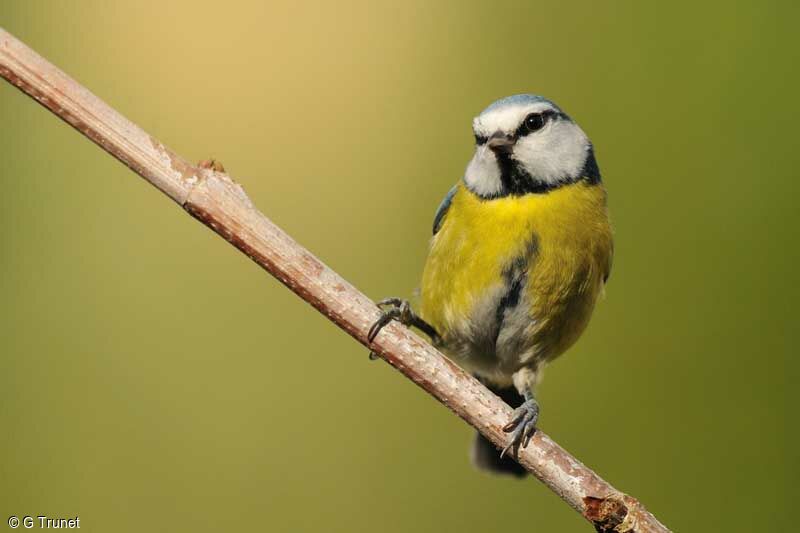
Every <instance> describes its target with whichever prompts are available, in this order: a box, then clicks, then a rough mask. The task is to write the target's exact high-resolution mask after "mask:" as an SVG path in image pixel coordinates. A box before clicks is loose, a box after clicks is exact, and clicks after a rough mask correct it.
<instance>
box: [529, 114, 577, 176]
mask: <svg viewBox="0 0 800 533" xmlns="http://www.w3.org/2000/svg"><path fill="white" fill-rule="evenodd" d="M588 148H589V140H588V139H587V137H586V135H585V134H584V133H583V131H581V129H580V128H579V127H578V126H576V125H575V124H573V123H568V122H557V123H554V124H550V125H549V126H548V127H547V128H545V129H543V130H542V131H539V132H536V133H532V134H530V135H527V136H525V137H523V138H522V139H520V141H519V142H517V145H516V146H515V147H514V159H515V160H517V161H518V162H520V163H521V165H522V166H523V167H524V168H525V170H527V171H528V173H529V174H530V175H531V176H533V177H534V178H536V179H539V180H542V181H544V182H547V183H556V182H558V181H562V180H564V179H567V178H576V177H580V176H578V174H580V172H581V170H582V169H583V165H584V163H585V162H586V155H587V151H588Z"/></svg>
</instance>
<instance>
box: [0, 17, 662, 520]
mask: <svg viewBox="0 0 800 533" xmlns="http://www.w3.org/2000/svg"><path fill="white" fill-rule="evenodd" d="M0 76H2V77H3V78H5V79H6V80H7V81H8V82H10V83H12V84H13V85H15V86H17V87H18V88H19V89H20V90H21V91H23V92H24V93H26V94H27V95H29V96H31V97H32V98H34V99H35V100H37V101H38V102H39V103H40V104H42V105H43V106H45V107H46V108H48V109H49V110H50V111H52V112H53V113H55V114H56V115H57V116H58V117H60V118H62V119H63V120H65V121H66V122H68V123H69V124H70V125H72V126H73V127H74V128H75V129H77V130H78V131H79V132H81V133H82V134H83V135H85V136H87V137H88V138H90V139H91V140H92V141H94V142H95V143H97V144H98V145H99V146H100V147H101V148H103V149H104V150H105V151H107V152H108V153H110V154H111V155H112V156H114V157H115V158H117V159H119V160H120V161H122V162H123V163H124V164H125V165H127V166H128V167H130V169H131V170H133V171H134V172H136V173H137V174H139V175H140V176H142V177H143V178H144V179H146V180H147V181H148V182H150V183H152V184H153V185H155V186H156V187H157V188H158V189H159V190H161V191H162V192H163V193H164V194H166V195H167V196H169V197H170V198H172V199H173V200H174V201H175V202H177V203H178V204H179V205H181V206H182V207H183V208H184V209H186V211H188V212H189V213H190V214H191V215H192V216H193V217H195V218H196V219H198V220H200V221H201V222H203V223H204V224H205V225H207V226H208V227H210V228H211V229H212V230H213V231H215V232H216V233H217V234H219V235H220V236H222V237H223V238H225V239H226V240H227V241H228V242H230V243H231V244H233V245H234V246H235V247H236V248H238V249H239V250H240V251H242V252H243V253H245V254H246V255H247V256H248V257H250V258H251V259H252V260H253V261H255V262H256V263H257V264H258V265H260V266H261V267H262V268H264V269H265V270H266V271H267V272H269V273H270V274H272V275H273V276H275V277H276V278H278V279H279V280H280V281H281V282H282V283H283V284H285V285H286V286H287V287H289V288H290V289H291V290H292V291H294V292H295V293H296V294H297V295H298V296H300V297H301V298H303V299H304V300H306V301H307V302H309V303H310V304H311V305H313V306H314V307H315V308H316V309H317V310H318V311H320V312H321V313H322V314H324V315H325V316H326V317H328V319H330V320H331V321H333V322H334V323H335V324H336V325H338V326H339V327H340V328H342V329H343V330H345V331H346V332H347V333H349V334H350V335H352V336H353V337H354V338H355V339H356V340H358V341H359V342H360V343H362V344H364V345H367V344H368V343H367V339H366V336H367V330H368V329H369V327H370V325H371V324H372V323H373V322H374V321H375V320H376V319H377V318H378V309H377V308H376V306H375V304H374V303H373V302H372V301H371V300H370V299H369V298H367V297H366V296H365V295H363V294H362V293H361V292H359V291H358V290H357V289H356V288H354V287H353V286H352V285H350V284H349V283H348V282H347V281H345V280H344V279H342V278H341V277H340V276H339V275H337V274H336V273H335V272H334V271H333V270H331V269H330V268H328V267H327V266H325V265H324V264H322V263H321V262H320V261H319V260H318V259H317V258H316V257H314V256H313V255H312V254H311V253H310V252H309V251H308V250H306V249H305V248H303V247H302V246H300V245H299V244H298V243H296V242H295V241H294V240H293V239H292V238H291V237H289V236H288V235H287V234H286V233H284V232H283V231H281V229H280V228H278V227H277V226H275V225H274V224H273V223H272V222H270V221H269V220H268V219H267V218H266V217H265V216H264V215H263V214H261V213H260V212H259V211H258V210H257V209H256V208H255V207H254V206H253V204H252V203H251V202H250V200H249V199H248V197H247V195H246V194H245V192H244V191H243V190H242V188H241V187H240V186H239V185H237V184H236V183H235V182H233V181H232V180H231V179H230V178H229V177H228V176H227V175H226V174H224V173H223V172H220V171H219V169H220V168H221V167H214V166H213V165H204V167H205V166H209V167H211V168H201V167H198V166H195V165H192V164H190V163H188V162H187V161H186V160H185V159H183V158H181V157H180V156H178V155H176V154H174V153H173V152H171V151H170V150H169V149H167V148H166V147H165V146H164V145H163V144H161V143H160V142H159V141H157V140H156V139H154V138H153V137H151V136H150V135H148V134H147V133H146V132H144V131H143V130H142V129H140V128H139V127H138V126H136V125H135V124H133V123H132V122H130V121H129V120H127V119H126V118H125V117H123V116H122V115H120V114H119V113H117V112H116V111H115V110H114V109H112V108H111V107H109V106H108V105H106V104H105V103H103V102H102V101H101V100H100V99H99V98H97V97H96V96H94V95H93V94H91V93H90V92H89V91H88V90H87V89H85V88H84V87H83V86H81V85H80V84H78V83H77V82H75V81H74V80H72V79H71V78H70V77H69V76H67V75H66V74H64V73H63V72H61V71H60V70H59V69H58V68H56V67H55V66H53V65H51V64H50V63H49V62H47V61H46V60H45V59H43V58H42V57H40V56H39V55H37V54H36V53H35V52H33V51H32V50H31V49H30V48H28V47H27V46H25V45H24V44H23V43H21V42H20V41H18V40H17V39H16V38H14V37H13V36H12V35H11V34H9V33H8V32H6V31H4V30H2V29H0ZM370 349H372V350H374V351H375V352H377V353H378V354H379V355H380V356H381V357H383V358H384V359H385V360H386V361H388V362H389V363H390V364H391V365H392V366H394V367H395V368H397V369H398V370H399V371H400V372H402V373H403V374H404V375H405V376H406V377H408V378H410V379H411V380H413V381H414V382H415V383H416V384H417V385H419V386H420V387H422V388H423V389H425V390H426V391H427V392H429V393H430V394H431V395H433V396H434V397H435V398H436V399H438V400H439V401H440V402H442V403H443V404H445V405H446V406H447V407H449V408H450V409H451V410H452V411H453V412H454V413H456V414H457V415H458V416H460V417H461V418H463V419H464V420H465V421H466V422H467V423H468V424H470V425H472V426H474V427H475V428H477V429H478V431H480V432H481V433H482V434H483V435H485V436H486V437H487V438H489V439H490V440H491V441H492V442H493V443H494V444H495V445H497V446H498V447H503V446H505V445H506V444H507V439H508V435H507V434H506V433H504V432H503V431H502V429H501V428H502V426H503V425H504V424H505V423H506V422H507V421H508V418H509V416H510V415H511V409H510V408H509V407H508V406H507V405H506V404H505V403H503V402H502V401H501V400H500V399H499V398H498V397H497V396H495V395H494V394H492V393H491V392H490V391H489V390H487V389H486V388H485V387H484V386H483V385H482V384H480V383H479V382H478V381H477V380H475V379H474V378H473V377H472V376H470V375H468V374H466V373H465V372H464V371H463V370H461V369H460V368H459V367H458V366H457V365H455V364H453V363H452V362H450V360H448V359H447V358H446V357H444V356H443V355H441V354H440V353H439V352H438V351H436V350H435V349H434V348H433V347H431V346H430V345H429V344H428V343H427V342H424V341H423V340H422V339H420V338H419V337H418V336H417V335H415V334H414V333H412V332H411V331H409V330H408V329H406V328H405V327H403V326H400V325H398V324H396V323H392V324H390V325H389V326H387V327H386V328H385V329H384V330H383V331H382V333H381V334H380V335H379V336H378V338H377V339H376V341H375V342H374V343H373V345H371V346H370ZM519 462H520V464H522V465H523V466H524V467H525V468H526V469H527V470H528V471H530V472H531V473H532V474H533V475H535V476H536V477H537V478H539V479H540V480H541V481H542V482H544V483H545V484H546V485H547V486H548V487H550V488H551V489H552V490H553V491H554V492H555V493H556V494H558V495H559V496H561V498H563V499H564V501H566V502H567V503H568V504H569V505H570V506H571V507H572V508H574V509H575V510H577V511H578V512H580V513H581V514H582V515H583V516H584V517H585V518H586V519H588V520H589V521H590V522H592V524H593V525H594V526H595V527H596V528H597V530H598V531H617V532H623V531H624V532H664V531H668V529H667V528H666V527H664V526H663V525H662V524H660V523H659V522H658V520H656V518H655V517H654V516H653V515H651V514H650V513H649V512H647V511H646V510H645V508H644V507H643V506H642V505H641V504H640V503H639V502H638V501H637V500H636V499H634V498H632V497H630V496H628V495H626V494H624V493H621V492H619V491H617V490H616V489H614V487H612V486H611V485H609V484H608V483H607V482H605V481H604V480H603V479H601V478H600V477H599V476H598V475H597V474H595V473H594V472H593V471H592V470H590V469H589V468H587V467H586V466H584V465H583V464H581V463H580V462H579V461H578V460H577V459H575V458H574V457H572V456H571V455H570V454H569V453H567V452H566V451H565V450H564V449H563V448H561V447H560V446H559V445H558V444H556V443H555V442H553V441H552V440H551V439H550V438H549V437H548V436H547V435H545V434H544V433H542V432H541V431H538V432H537V433H536V435H535V436H534V438H533V440H532V441H531V443H530V445H529V446H528V447H527V448H525V449H523V450H520V453H519Z"/></svg>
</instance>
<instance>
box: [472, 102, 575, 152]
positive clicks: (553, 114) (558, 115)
mask: <svg viewBox="0 0 800 533" xmlns="http://www.w3.org/2000/svg"><path fill="white" fill-rule="evenodd" d="M532 116H537V117H541V121H542V122H541V125H540V126H538V127H536V128H534V129H531V128H530V127H529V126H528V125H527V124H526V122H527V120H528V118H530V117H532ZM556 119H565V120H568V119H569V117H568V116H567V115H566V114H564V113H562V112H561V111H555V110H553V109H547V110H545V111H542V112H541V113H530V114H528V115H526V116H525V119H523V120H522V124H520V125H519V126H518V127H517V130H516V131H515V132H514V137H515V138H517V139H519V138H520V137H524V136H526V135H528V134H529V133H533V132H534V131H538V130H540V129H542V128H543V127H545V126H546V125H547V123H548V122H550V121H552V120H556ZM474 135H475V144H476V145H478V146H481V145H483V144H486V142H487V141H488V140H489V138H488V137H486V136H484V135H479V134H477V133H475V134H474Z"/></svg>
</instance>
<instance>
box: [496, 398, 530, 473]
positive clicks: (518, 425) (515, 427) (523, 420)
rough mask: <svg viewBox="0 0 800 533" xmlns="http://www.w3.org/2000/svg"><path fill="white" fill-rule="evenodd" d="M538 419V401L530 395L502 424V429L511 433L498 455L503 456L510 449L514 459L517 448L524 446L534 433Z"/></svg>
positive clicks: (517, 452)
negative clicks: (503, 424)
mask: <svg viewBox="0 0 800 533" xmlns="http://www.w3.org/2000/svg"><path fill="white" fill-rule="evenodd" d="M538 420H539V403H538V402H537V401H536V399H535V398H534V397H533V396H531V397H529V398H527V399H526V400H525V403H523V404H522V405H520V406H519V407H517V408H516V409H515V410H514V413H513V414H512V415H511V420H510V421H509V422H508V424H506V425H505V426H503V431H505V432H506V433H511V438H510V439H509V441H508V445H507V446H506V447H505V448H503V451H502V452H500V457H501V458H502V457H505V455H506V454H507V453H508V452H509V451H510V452H511V456H512V457H514V458H515V459H516V457H517V455H518V454H519V449H520V448H524V447H526V446H527V445H528V443H529V442H530V441H531V438H532V437H533V435H534V433H536V422H537V421H538Z"/></svg>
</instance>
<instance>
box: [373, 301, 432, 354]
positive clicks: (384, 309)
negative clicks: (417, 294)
mask: <svg viewBox="0 0 800 533" xmlns="http://www.w3.org/2000/svg"><path fill="white" fill-rule="evenodd" d="M376 305H377V306H378V307H379V308H380V309H381V316H380V317H378V320H376V321H375V323H374V324H372V326H371V327H370V328H369V331H368V332H367V341H368V342H369V343H370V344H372V341H374V340H375V337H377V336H378V333H380V332H381V330H382V329H383V328H384V327H386V325H387V324H388V323H389V322H391V321H392V320H397V321H398V322H400V323H401V324H403V325H404V326H414V327H417V328H419V329H421V330H422V331H423V332H425V334H427V335H428V336H429V337H430V338H431V340H433V341H434V342H438V340H439V334H438V333H436V330H435V329H434V328H433V326H431V325H430V324H428V323H427V322H425V321H424V320H422V319H421V318H420V317H419V316H417V315H416V314H415V313H414V311H412V310H411V304H410V303H408V300H403V299H401V298H384V299H383V300H379V301H378V302H376ZM369 358H370V359H371V360H374V359H377V358H378V354H376V353H375V352H370V353H369Z"/></svg>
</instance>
